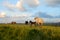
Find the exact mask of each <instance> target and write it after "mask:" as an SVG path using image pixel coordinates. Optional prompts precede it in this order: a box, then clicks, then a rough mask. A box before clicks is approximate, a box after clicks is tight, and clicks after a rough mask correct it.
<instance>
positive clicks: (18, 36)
mask: <svg viewBox="0 0 60 40" xmlns="http://www.w3.org/2000/svg"><path fill="white" fill-rule="evenodd" d="M0 40H60V27H54V26H42V27H40V26H36V27H35V26H30V25H24V24H0Z"/></svg>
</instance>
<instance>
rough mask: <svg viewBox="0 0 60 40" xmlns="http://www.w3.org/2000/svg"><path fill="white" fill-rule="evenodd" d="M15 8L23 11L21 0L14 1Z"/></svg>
mask: <svg viewBox="0 0 60 40" xmlns="http://www.w3.org/2000/svg"><path fill="white" fill-rule="evenodd" d="M16 8H18V9H20V10H21V11H25V10H26V9H25V8H24V7H23V0H20V1H18V2H17V3H16Z"/></svg>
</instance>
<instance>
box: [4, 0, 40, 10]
mask: <svg viewBox="0 0 60 40" xmlns="http://www.w3.org/2000/svg"><path fill="white" fill-rule="evenodd" d="M3 4H4V6H5V7H7V8H9V9H10V10H13V9H15V8H17V9H19V10H20V11H26V9H25V7H24V5H25V4H27V5H28V6H29V7H37V6H38V5H39V0H19V1H17V3H16V4H15V5H14V4H10V3H8V2H4V3H3Z"/></svg>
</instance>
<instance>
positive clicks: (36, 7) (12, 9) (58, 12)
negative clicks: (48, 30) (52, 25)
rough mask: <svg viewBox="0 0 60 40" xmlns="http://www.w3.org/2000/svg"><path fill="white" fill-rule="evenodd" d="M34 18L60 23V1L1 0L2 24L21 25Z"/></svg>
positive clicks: (0, 13) (0, 15)
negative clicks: (13, 22) (17, 23)
mask: <svg viewBox="0 0 60 40" xmlns="http://www.w3.org/2000/svg"><path fill="white" fill-rule="evenodd" d="M34 17H40V18H43V20H44V21H45V22H60V0H0V23H8V22H11V21H16V22H19V23H20V22H24V21H26V20H33V18H34Z"/></svg>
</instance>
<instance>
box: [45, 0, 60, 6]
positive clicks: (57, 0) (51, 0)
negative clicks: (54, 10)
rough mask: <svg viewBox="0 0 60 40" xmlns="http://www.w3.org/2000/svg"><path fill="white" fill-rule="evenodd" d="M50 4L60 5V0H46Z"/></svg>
mask: <svg viewBox="0 0 60 40" xmlns="http://www.w3.org/2000/svg"><path fill="white" fill-rule="evenodd" d="M45 1H46V3H47V4H48V5H49V6H60V0H45Z"/></svg>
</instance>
